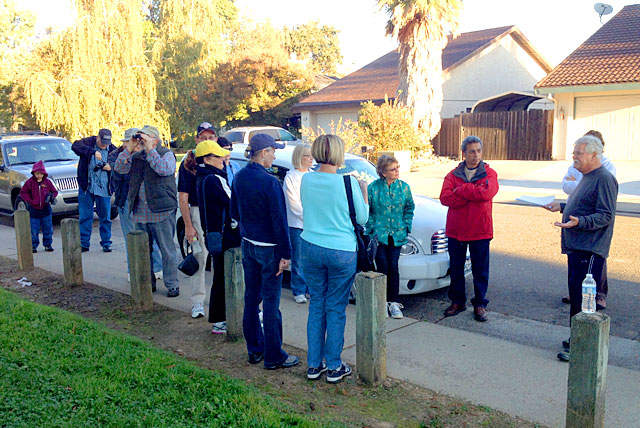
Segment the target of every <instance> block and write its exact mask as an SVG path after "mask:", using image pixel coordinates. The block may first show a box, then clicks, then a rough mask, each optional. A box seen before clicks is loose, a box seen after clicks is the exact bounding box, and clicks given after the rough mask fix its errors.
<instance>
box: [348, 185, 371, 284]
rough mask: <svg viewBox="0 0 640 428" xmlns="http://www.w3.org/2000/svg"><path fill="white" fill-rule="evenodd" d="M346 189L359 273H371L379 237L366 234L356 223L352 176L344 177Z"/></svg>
mask: <svg viewBox="0 0 640 428" xmlns="http://www.w3.org/2000/svg"><path fill="white" fill-rule="evenodd" d="M342 177H343V179H344V188H345V190H346V191H347V201H348V202H349V217H351V224H352V225H353V231H354V232H355V234H356V243H357V250H356V251H357V252H358V267H357V269H356V270H357V271H358V272H369V271H372V270H374V269H375V261H376V253H377V252H378V235H373V236H369V235H367V234H365V232H364V227H362V226H361V225H359V224H358V222H357V221H356V209H355V206H354V204H353V191H352V189H351V176H349V175H344V176H342Z"/></svg>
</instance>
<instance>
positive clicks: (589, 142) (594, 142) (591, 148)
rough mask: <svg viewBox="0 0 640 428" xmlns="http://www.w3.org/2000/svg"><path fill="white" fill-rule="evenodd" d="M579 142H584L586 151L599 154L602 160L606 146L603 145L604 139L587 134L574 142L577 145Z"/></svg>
mask: <svg viewBox="0 0 640 428" xmlns="http://www.w3.org/2000/svg"><path fill="white" fill-rule="evenodd" d="M578 144H584V145H585V146H584V151H585V152H586V153H595V154H596V155H597V156H598V159H599V160H602V151H603V149H604V146H603V145H602V141H600V139H599V138H598V137H594V136H593V135H585V136H583V137H580V138H578V139H577V140H576V142H575V143H574V144H573V145H574V146H577V145H578Z"/></svg>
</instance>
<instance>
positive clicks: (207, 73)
mask: <svg viewBox="0 0 640 428" xmlns="http://www.w3.org/2000/svg"><path fill="white" fill-rule="evenodd" d="M236 15H237V9H236V7H235V5H234V4H233V1H232V0H162V1H159V0H154V1H152V2H151V7H150V13H149V17H148V18H149V19H150V20H151V21H152V22H153V23H154V24H155V28H154V32H153V35H152V38H151V41H152V46H151V52H152V55H151V61H152V64H153V68H154V74H155V76H156V81H157V84H158V101H159V102H160V103H161V105H162V107H163V109H164V110H165V111H166V112H167V113H168V114H169V120H170V124H171V129H172V130H174V132H177V133H189V132H193V131H195V128H196V126H197V125H198V123H200V122H202V121H203V120H206V119H209V115H210V112H209V111H208V110H206V109H205V108H204V105H205V104H211V103H212V101H211V100H208V99H205V96H206V93H207V85H206V82H207V81H208V80H209V79H210V78H211V76H212V74H213V72H214V70H215V69H216V68H217V66H218V64H220V63H221V62H224V61H226V60H227V59H228V57H229V53H230V47H231V43H230V40H229V37H228V34H229V33H230V31H231V30H232V28H233V26H234V25H235V19H236Z"/></svg>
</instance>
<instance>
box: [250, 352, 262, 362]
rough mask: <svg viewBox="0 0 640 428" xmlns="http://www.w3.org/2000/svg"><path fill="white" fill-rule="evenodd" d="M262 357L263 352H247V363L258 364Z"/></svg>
mask: <svg viewBox="0 0 640 428" xmlns="http://www.w3.org/2000/svg"><path fill="white" fill-rule="evenodd" d="M263 358H264V354H249V364H258V363H259V362H260V361H262V359H263Z"/></svg>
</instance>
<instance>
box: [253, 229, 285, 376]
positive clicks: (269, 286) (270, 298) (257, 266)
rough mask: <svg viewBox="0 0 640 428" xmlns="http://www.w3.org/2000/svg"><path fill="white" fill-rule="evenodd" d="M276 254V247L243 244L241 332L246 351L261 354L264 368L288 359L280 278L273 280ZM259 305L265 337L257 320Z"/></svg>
mask: <svg viewBox="0 0 640 428" xmlns="http://www.w3.org/2000/svg"><path fill="white" fill-rule="evenodd" d="M275 253H276V251H275V247H263V246H259V245H254V244H252V243H250V242H248V241H246V240H242V267H243V269H244V284H245V290H244V316H243V318H242V328H243V332H244V339H245V340H246V342H247V351H248V352H249V354H255V355H259V354H262V353H264V365H265V367H272V366H276V365H278V364H281V363H283V362H284V360H286V359H287V357H288V355H287V353H286V352H285V351H284V349H282V314H281V313H280V293H281V291H282V274H280V275H278V276H276V273H278V265H279V264H280V259H278V258H277V257H276V254H275ZM260 302H262V315H263V324H264V334H263V330H262V329H261V328H260V319H259V318H258V313H259V308H258V306H259V305H260Z"/></svg>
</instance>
